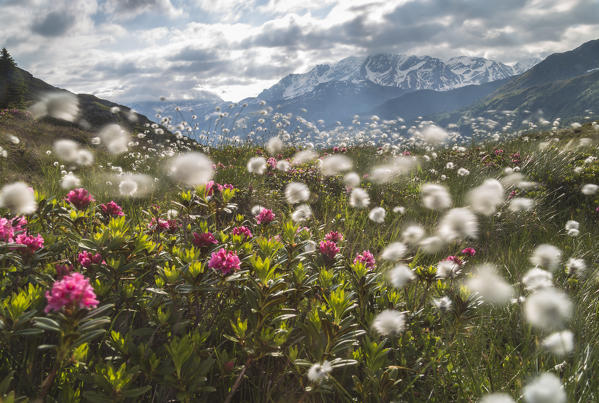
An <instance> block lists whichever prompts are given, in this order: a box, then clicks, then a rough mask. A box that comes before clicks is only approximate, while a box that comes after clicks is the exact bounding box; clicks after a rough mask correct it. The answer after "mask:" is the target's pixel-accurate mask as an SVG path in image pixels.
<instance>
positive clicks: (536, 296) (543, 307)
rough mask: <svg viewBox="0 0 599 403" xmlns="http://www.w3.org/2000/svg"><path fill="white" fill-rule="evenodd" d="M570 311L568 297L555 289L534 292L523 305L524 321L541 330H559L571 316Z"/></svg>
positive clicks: (570, 304) (571, 308) (570, 303)
mask: <svg viewBox="0 0 599 403" xmlns="http://www.w3.org/2000/svg"><path fill="white" fill-rule="evenodd" d="M572 310H573V306H572V302H571V301H570V299H569V298H568V296H567V295H566V294H565V293H563V292H562V291H559V290H557V289H555V288H546V289H543V290H540V291H536V292H534V293H533V294H532V295H530V296H529V297H528V298H527V299H526V302H525V303H524V315H525V317H526V320H527V321H528V323H530V324H531V325H532V326H534V327H536V328H539V329H542V330H555V329H559V328H561V327H562V326H563V325H564V324H565V323H566V322H567V321H568V320H569V319H570V317H571V316H572Z"/></svg>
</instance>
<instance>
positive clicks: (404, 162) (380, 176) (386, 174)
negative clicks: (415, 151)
mask: <svg viewBox="0 0 599 403" xmlns="http://www.w3.org/2000/svg"><path fill="white" fill-rule="evenodd" d="M417 166H418V160H417V159H416V157H413V156H399V157H395V158H393V159H392V160H390V161H388V162H387V163H385V164H382V165H377V166H375V167H374V168H372V170H371V172H370V177H369V179H370V180H371V181H373V182H374V183H378V184H384V183H389V182H392V181H394V180H396V179H397V178H399V177H400V176H402V175H406V174H408V173H409V172H411V171H412V170H413V169H415V168H416V167H417Z"/></svg>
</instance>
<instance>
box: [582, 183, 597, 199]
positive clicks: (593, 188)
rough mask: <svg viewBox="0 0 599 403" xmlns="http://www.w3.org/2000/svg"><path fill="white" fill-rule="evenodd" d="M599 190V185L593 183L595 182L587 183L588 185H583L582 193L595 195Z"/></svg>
mask: <svg viewBox="0 0 599 403" xmlns="http://www.w3.org/2000/svg"><path fill="white" fill-rule="evenodd" d="M597 190H599V186H597V185H595V184H593V183H587V184H586V185H584V186H583V187H582V190H581V192H582V194H584V195H587V196H590V195H594V194H595V193H597Z"/></svg>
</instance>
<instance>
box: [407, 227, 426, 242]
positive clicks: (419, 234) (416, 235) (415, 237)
mask: <svg viewBox="0 0 599 403" xmlns="http://www.w3.org/2000/svg"><path fill="white" fill-rule="evenodd" d="M425 236H426V231H425V230H424V228H423V227H422V226H420V225H418V224H412V225H409V226H407V227H406V229H404V230H403V232H402V233H401V240H402V241H403V242H405V243H406V244H408V245H411V246H414V245H417V244H418V242H420V241H421V240H422V238H424V237H425Z"/></svg>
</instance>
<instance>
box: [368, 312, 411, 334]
mask: <svg viewBox="0 0 599 403" xmlns="http://www.w3.org/2000/svg"><path fill="white" fill-rule="evenodd" d="M405 326H406V319H405V315H404V314H403V313H401V312H398V311H394V310H392V309H386V310H384V311H383V312H381V313H379V314H378V315H377V316H376V317H375V318H374V321H373V322H372V328H373V329H374V330H375V331H376V332H377V333H378V334H380V335H381V336H389V335H398V334H400V333H401V332H403V331H404V329H405Z"/></svg>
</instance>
